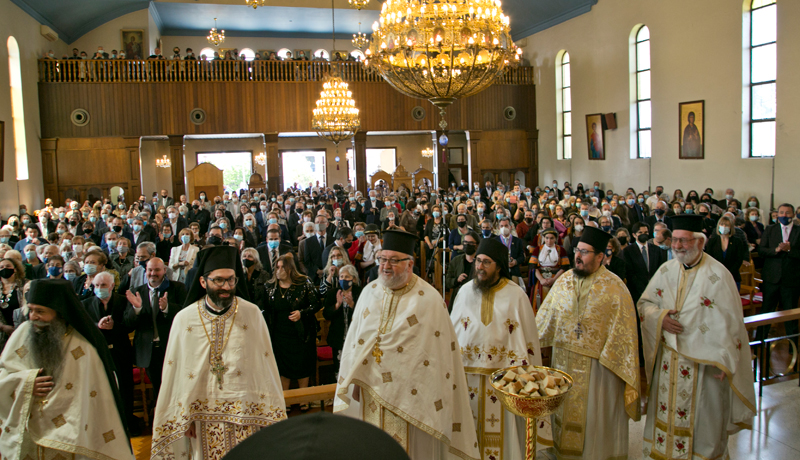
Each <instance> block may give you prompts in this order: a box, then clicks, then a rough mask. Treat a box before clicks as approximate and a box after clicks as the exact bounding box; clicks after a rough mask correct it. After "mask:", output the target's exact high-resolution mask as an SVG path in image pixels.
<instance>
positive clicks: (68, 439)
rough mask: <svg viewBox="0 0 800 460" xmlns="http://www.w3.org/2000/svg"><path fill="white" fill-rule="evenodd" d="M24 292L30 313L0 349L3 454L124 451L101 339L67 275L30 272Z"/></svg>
mask: <svg viewBox="0 0 800 460" xmlns="http://www.w3.org/2000/svg"><path fill="white" fill-rule="evenodd" d="M26 299H27V302H28V305H27V308H28V311H29V319H30V321H25V322H23V323H22V325H20V326H19V328H17V330H16V331H15V332H14V334H13V335H12V336H11V337H10V338H9V341H8V342H7V344H6V347H5V349H4V350H3V353H2V355H0V388H2V389H3V393H4V394H7V395H11V398H8V397H6V398H5V399H4V400H3V401H2V402H0V420H3V435H2V436H0V452H2V454H3V458H14V459H18V458H62V457H65V456H66V457H74V456H75V454H76V453H81V452H91V453H94V454H96V455H95V456H94V458H106V459H114V460H117V459H126V460H130V459H132V458H133V454H132V452H131V446H130V442H129V441H128V436H127V432H126V427H125V421H124V419H125V417H124V406H123V404H122V400H121V398H120V396H119V392H118V389H117V384H116V377H115V375H114V363H113V361H112V359H111V354H110V353H109V349H108V344H107V343H106V340H105V338H103V335H102V333H101V332H100V329H98V327H97V325H96V324H95V322H94V321H93V320H92V319H91V317H90V316H89V315H88V313H87V312H86V310H85V309H84V308H83V305H81V303H80V301H79V300H78V297H77V296H76V295H75V291H74V290H73V288H72V283H70V282H69V281H66V280H60V279H59V280H49V279H40V280H34V281H33V282H31V287H30V291H29V292H28V294H27V296H26ZM6 392H7V393H6ZM115 406H116V409H117V410H114V409H113V408H114V407H115ZM76 427H80V433H81V434H80V435H79V436H78V435H76V434H75V430H76Z"/></svg>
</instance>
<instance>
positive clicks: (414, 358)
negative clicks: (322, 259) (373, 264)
mask: <svg viewBox="0 0 800 460" xmlns="http://www.w3.org/2000/svg"><path fill="white" fill-rule="evenodd" d="M417 244H418V243H417V238H416V236H414V235H411V234H409V233H406V232H402V231H397V230H392V231H387V232H385V233H384V240H383V251H382V252H381V256H380V257H379V260H378V265H379V279H378V280H376V281H373V282H372V283H370V284H368V285H367V286H366V287H365V288H364V289H363V290H362V291H361V296H360V297H359V299H358V303H357V304H356V308H355V312H354V314H353V322H352V324H351V325H350V329H349V330H348V333H347V338H346V339H345V343H344V348H343V349H342V362H341V366H340V369H339V381H338V386H337V389H336V393H337V396H336V400H335V402H334V412H338V413H342V414H344V415H349V416H351V417H355V418H359V419H362V420H364V421H367V422H369V423H372V424H373V425H375V426H377V427H379V428H381V429H382V430H384V431H386V432H387V433H389V435H390V436H392V438H394V439H395V440H396V441H397V442H398V443H399V444H400V445H401V446H403V448H404V449H405V450H406V451H407V452H408V454H409V456H410V457H411V458H412V459H414V460H438V459H448V458H463V459H478V458H480V453H479V451H478V442H477V439H476V437H475V424H474V423H473V421H472V413H471V412H470V409H469V407H470V406H469V396H468V394H467V381H466V378H465V375H464V366H463V365H462V363H461V353H460V349H459V347H458V339H457V338H456V335H455V331H454V330H453V325H452V324H451V323H450V318H449V317H448V315H447V307H446V306H445V304H444V301H443V299H442V296H441V294H439V292H438V291H436V289H434V288H433V286H431V285H429V284H428V283H426V282H425V281H423V280H422V279H421V278H419V277H417V276H416V275H414V273H413V271H412V268H413V266H414V247H415V246H416V245H417ZM376 457H378V456H377V455H376Z"/></svg>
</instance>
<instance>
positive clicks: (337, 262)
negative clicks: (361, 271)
mask: <svg viewBox="0 0 800 460" xmlns="http://www.w3.org/2000/svg"><path fill="white" fill-rule="evenodd" d="M331 263H332V264H333V265H334V266H336V267H341V266H342V259H333V260H331Z"/></svg>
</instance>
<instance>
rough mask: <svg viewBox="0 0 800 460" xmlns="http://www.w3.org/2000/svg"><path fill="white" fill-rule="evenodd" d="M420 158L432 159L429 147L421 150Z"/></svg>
mask: <svg viewBox="0 0 800 460" xmlns="http://www.w3.org/2000/svg"><path fill="white" fill-rule="evenodd" d="M422 158H433V149H432V148H430V147H428V148H425V149H422Z"/></svg>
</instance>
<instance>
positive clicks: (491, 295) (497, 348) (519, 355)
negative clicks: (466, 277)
mask: <svg viewBox="0 0 800 460" xmlns="http://www.w3.org/2000/svg"><path fill="white" fill-rule="evenodd" d="M474 272H475V275H474V277H473V279H472V281H470V282H469V283H467V284H465V285H464V286H463V287H462V288H461V290H459V292H458V296H457V297H456V299H455V302H454V303H453V312H452V313H451V314H450V319H451V321H452V322H453V327H454V328H455V330H456V337H458V343H459V346H460V349H461V359H462V362H463V363H464V370H465V371H466V373H467V386H468V387H469V398H470V401H469V402H470V408H471V409H472V418H473V419H474V420H475V428H476V429H477V436H478V446H479V447H480V450H481V456H482V458H483V459H485V460H490V459H491V460H503V459H506V460H516V459H521V458H524V456H525V440H526V433H525V419H524V418H523V417H520V416H517V415H514V414H512V413H511V412H509V411H507V410H505V409H504V408H503V405H502V403H501V402H500V401H499V400H498V399H497V397H496V396H495V394H494V390H493V388H492V385H491V382H490V376H491V374H492V372H494V371H496V370H498V369H503V368H506V367H511V366H527V365H529V364H533V365H536V366H540V365H541V364H542V359H541V354H540V352H539V333H538V331H537V330H536V318H535V317H534V316H533V308H531V303H530V301H529V300H528V296H526V295H525V291H523V290H522V289H521V288H520V287H519V285H518V284H515V283H512V282H509V278H508V275H509V271H508V248H507V247H506V246H505V245H504V244H503V243H501V242H500V241H498V240H496V239H494V238H486V239H484V240H483V241H481V244H480V246H479V247H478V251H477V252H476V254H475V268H474Z"/></svg>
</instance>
